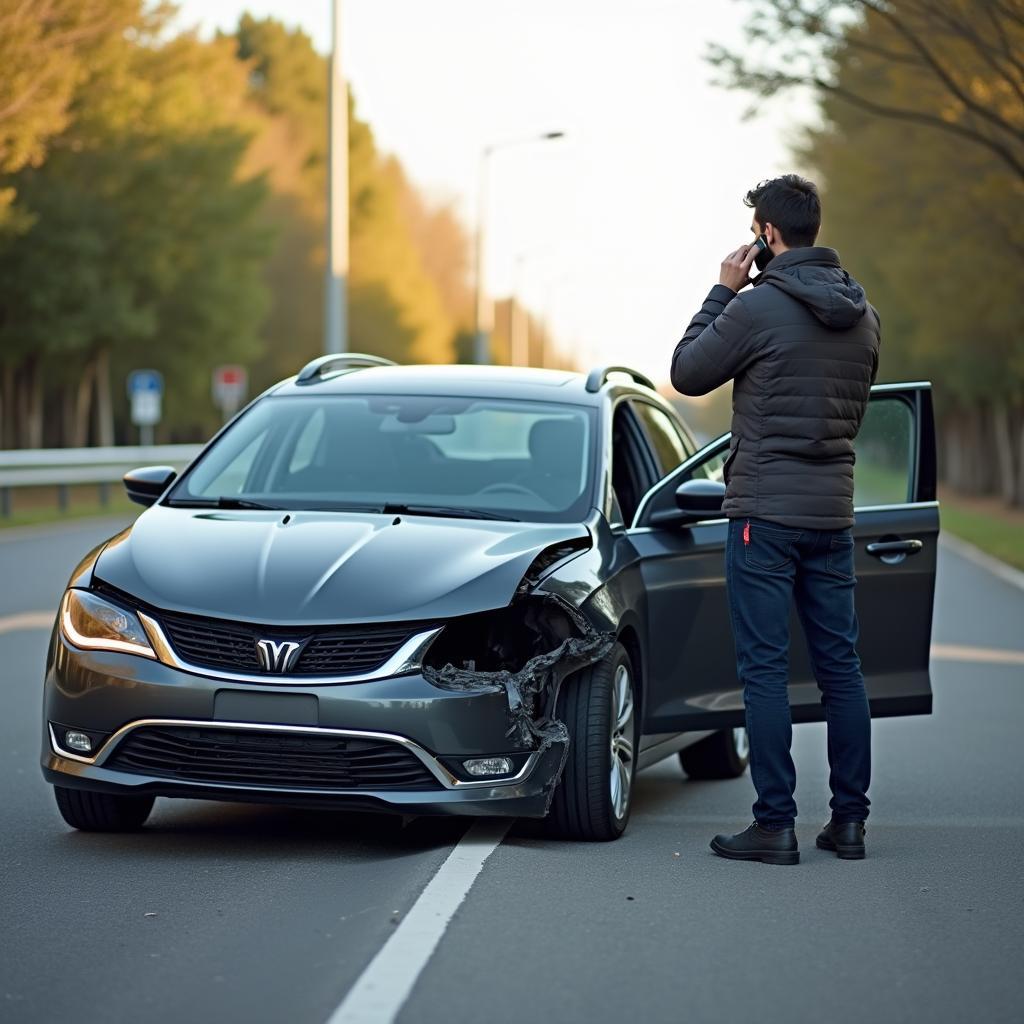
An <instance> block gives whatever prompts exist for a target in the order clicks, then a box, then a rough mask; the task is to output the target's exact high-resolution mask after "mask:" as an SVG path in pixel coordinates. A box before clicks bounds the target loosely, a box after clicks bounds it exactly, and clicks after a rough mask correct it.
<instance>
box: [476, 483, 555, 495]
mask: <svg viewBox="0 0 1024 1024" xmlns="http://www.w3.org/2000/svg"><path fill="white" fill-rule="evenodd" d="M502 491H505V492H507V493H514V494H525V495H526V496H527V497H528V498H539V497H540V495H539V494H538V493H537V492H536V491H531V490H530V488H529V487H524V486H523V485H522V484H515V483H512V481H511V480H509V481H499V482H498V483H496V484H488V485H487V486H486V487H481V488H480V490H479V491H477V492H476V493H477V494H491V493H500V492H502Z"/></svg>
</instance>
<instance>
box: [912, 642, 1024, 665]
mask: <svg viewBox="0 0 1024 1024" xmlns="http://www.w3.org/2000/svg"><path fill="white" fill-rule="evenodd" d="M932 657H933V658H940V659H942V660H943V661H975V662H986V663H987V664H990V665H1024V651H1011V650H1007V649H1006V648H1005V647H966V646H963V645H961V644H932Z"/></svg>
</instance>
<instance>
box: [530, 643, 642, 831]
mask: <svg viewBox="0 0 1024 1024" xmlns="http://www.w3.org/2000/svg"><path fill="white" fill-rule="evenodd" d="M623 670H624V671H625V673H626V680H627V684H628V687H629V696H630V701H631V709H632V710H631V712H630V715H629V719H628V725H627V726H626V728H625V729H624V730H623V731H622V735H623V737H625V738H627V739H628V741H629V743H630V748H631V751H632V756H631V757H629V759H628V768H625V755H624V754H623V757H622V758H620V760H621V761H622V763H623V766H624V767H623V770H624V771H625V772H626V778H627V779H628V785H627V786H626V787H625V798H624V800H623V801H622V803H621V804H620V808H621V813H619V812H617V811H616V807H615V805H614V801H613V796H612V781H611V780H612V776H611V773H612V756H613V755H612V741H613V728H612V724H613V723H612V716H613V701H616V694H615V690H616V680H617V679H618V678H619V677H620V673H621V672H622V671H623ZM557 715H558V717H559V718H560V719H561V720H562V721H563V722H565V724H566V726H567V727H568V729H569V755H568V757H567V759H566V762H565V769H564V771H563V772H562V778H561V781H560V782H559V784H558V788H557V789H556V790H555V795H554V798H553V799H552V801H551V810H550V811H549V813H548V817H547V819H546V821H545V831H546V832H547V833H548V834H549V835H554V836H557V837H559V838H561V839H575V840H583V841H586V842H606V841H608V840H610V839H618V838H619V836H621V835H622V833H623V832H625V830H626V824H627V823H628V821H629V812H630V807H631V806H632V799H631V797H632V791H633V778H634V776H635V774H636V748H637V736H638V715H637V701H636V681H635V676H634V673H633V666H632V663H631V662H630V660H629V655H628V654H627V652H626V649H625V648H624V647H622V646H621V645H620V644H616V645H615V646H614V647H613V648H612V649H611V650H610V651H609V652H608V654H607V655H606V656H605V657H604V658H602V659H601V661H598V662H595V663H594V664H593V665H589V666H588V667H587V668H585V669H581V670H580V671H579V672H576V673H574V674H573V675H571V676H569V678H568V679H566V680H565V681H564V682H563V683H562V688H561V690H560V692H559V694H558V704H557ZM616 732H617V731H616ZM617 749H620V750H622V749H623V748H622V747H621V745H619V746H618V747H617ZM622 777H623V776H622V775H621V774H620V775H619V785H620V786H621V785H622ZM623 805H624V806H623Z"/></svg>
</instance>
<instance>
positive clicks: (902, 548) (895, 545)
mask: <svg viewBox="0 0 1024 1024" xmlns="http://www.w3.org/2000/svg"><path fill="white" fill-rule="evenodd" d="M923 547H924V542H923V541H919V540H878V541H875V542H874V543H873V544H869V545H868V546H867V549H866V550H867V553H868V554H869V555H874V556H875V558H881V559H882V561H883V562H890V563H895V562H902V561H903V559H904V558H906V556H907V555H916V554H917V553H918V552H919V551H920V550H921V549H922V548H923Z"/></svg>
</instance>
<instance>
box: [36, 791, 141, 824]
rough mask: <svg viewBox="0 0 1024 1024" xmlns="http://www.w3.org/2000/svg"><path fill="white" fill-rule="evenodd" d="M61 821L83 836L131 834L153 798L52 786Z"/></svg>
mask: <svg viewBox="0 0 1024 1024" xmlns="http://www.w3.org/2000/svg"><path fill="white" fill-rule="evenodd" d="M53 795H54V796H55V797H56V798H57V809H58V810H59V811H60V815H61V817H62V818H63V819H64V820H65V821H66V822H67V823H68V824H69V825H70V826H71V827H72V828H77V829H79V830H81V831H82V832H134V831H135V830H136V829H139V828H141V827H142V825H143V824H144V823H145V821H146V819H147V818H148V817H149V812H150V811H152V810H153V800H154V797H151V796H113V795H112V794H110V793H92V792H90V791H89V790H87V789H65V788H64V787H63V786H54V787H53Z"/></svg>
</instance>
